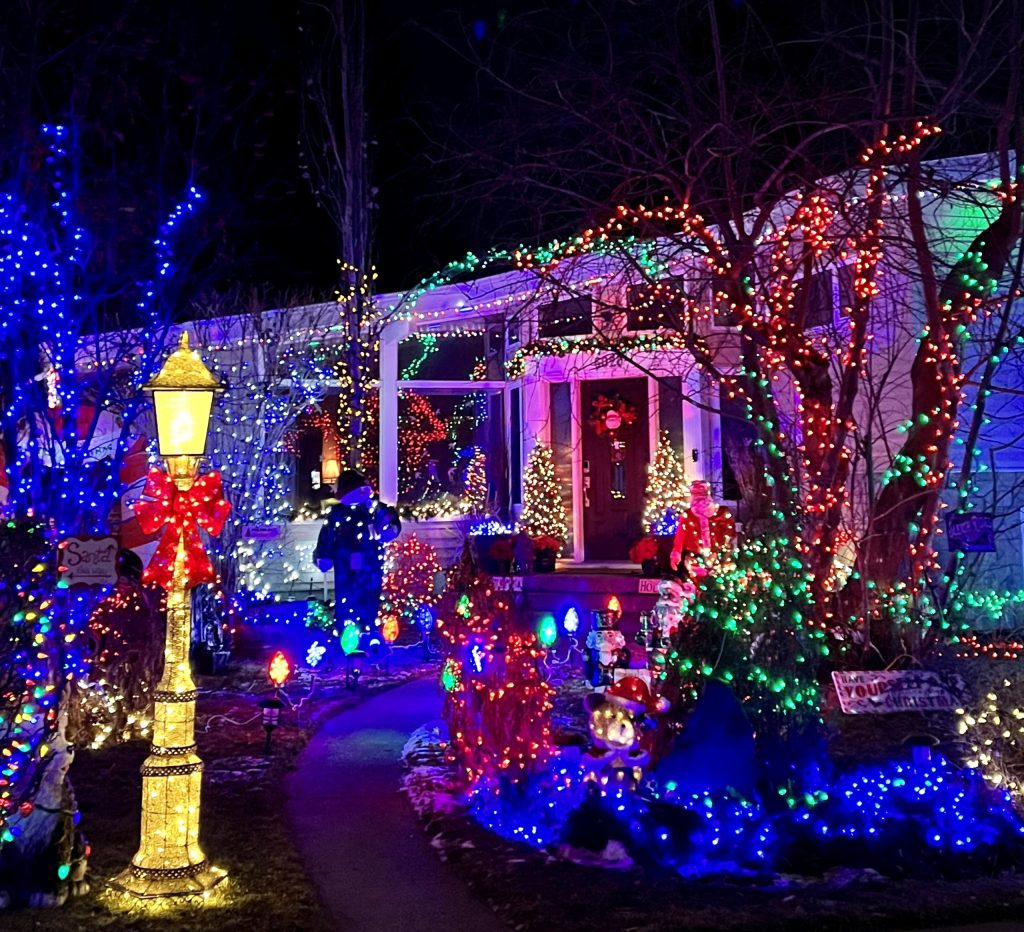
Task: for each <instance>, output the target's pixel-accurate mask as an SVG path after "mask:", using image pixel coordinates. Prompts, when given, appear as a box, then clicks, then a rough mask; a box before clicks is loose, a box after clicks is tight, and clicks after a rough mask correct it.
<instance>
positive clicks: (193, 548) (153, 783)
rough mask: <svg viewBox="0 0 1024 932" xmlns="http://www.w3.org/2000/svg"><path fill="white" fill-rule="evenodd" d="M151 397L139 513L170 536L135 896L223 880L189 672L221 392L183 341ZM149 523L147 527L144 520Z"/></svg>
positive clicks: (133, 876)
mask: <svg viewBox="0 0 1024 932" xmlns="http://www.w3.org/2000/svg"><path fill="white" fill-rule="evenodd" d="M145 390H146V391H147V392H150V393H152V395H153V407H154V408H155V410H156V423H157V438H158V441H159V447H160V455H161V456H162V457H163V458H164V460H165V462H166V464H167V473H166V475H165V474H163V473H158V472H155V471H154V472H153V473H150V481H149V482H147V488H148V489H149V490H150V491H151V492H154V493H155V494H156V495H157V497H156V499H155V500H153V501H149V502H146V501H143V502H140V503H139V505H138V506H137V512H138V515H139V521H140V524H143V529H144V530H146V529H148V530H150V531H155V530H157V529H159V527H160V526H162V525H163V524H165V523H166V524H167V530H166V531H165V533H164V537H163V539H162V540H161V543H160V546H159V548H158V551H157V553H158V554H160V555H161V556H160V559H159V560H157V558H156V557H154V563H155V564H156V565H155V566H154V565H153V564H151V565H150V567H149V569H148V570H147V574H148V576H149V578H153V579H155V580H156V581H157V582H159V583H160V584H161V585H163V586H164V588H166V590H167V633H166V642H165V646H164V670H163V675H162V676H161V678H160V682H159V683H158V684H157V688H156V692H155V694H154V700H155V710H154V715H153V745H152V749H151V752H150V755H149V757H147V758H146V760H145V762H144V763H143V765H142V829H141V836H142V837H141V842H140V845H139V850H138V851H137V852H136V854H135V857H133V858H132V863H131V866H130V867H129V868H128V869H127V870H125V871H122V872H121V873H120V874H118V876H117V877H116V878H115V879H114V881H113V883H114V885H115V886H116V887H118V888H120V889H122V890H124V891H126V892H127V893H131V894H133V895H135V896H139V897H160V896H181V895H194V894H199V893H204V892H205V891H207V890H209V889H210V888H211V887H213V886H214V885H215V884H217V883H219V882H220V881H221V880H223V879H224V877H225V876H226V872H225V871H223V870H221V869H220V868H217V867H213V866H211V864H210V862H209V861H208V860H207V858H206V855H205V854H204V853H203V850H202V848H201V847H200V846H199V804H200V793H201V790H202V780H203V763H202V761H201V760H200V759H199V756H198V754H196V743H195V715H196V687H195V683H194V682H193V681H192V671H191V669H190V667H189V648H190V646H191V638H192V606H191V595H190V593H191V590H192V588H193V587H194V586H196V585H197V584H198V583H199V582H201V581H203V580H207V579H210V578H211V575H212V568H210V565H209V560H208V558H207V557H206V554H205V553H204V552H203V546H202V541H201V539H200V537H199V533H198V527H203V528H204V529H205V530H207V531H209V532H210V533H211V534H217V533H220V529H221V527H222V526H223V523H224V520H225V519H226V517H227V514H228V512H229V511H230V505H228V503H227V502H225V501H224V500H223V498H222V497H221V494H220V488H221V485H220V477H219V476H218V475H217V474H216V473H210V474H208V475H207V476H204V477H202V478H200V479H197V477H196V470H197V468H198V466H199V461H200V459H201V458H202V457H203V456H204V455H205V453H206V434H207V429H208V427H209V423H210V411H211V409H212V406H213V396H214V394H215V393H217V392H220V391H222V390H223V386H221V384H220V383H219V382H218V381H217V380H216V379H215V378H214V376H213V374H212V373H211V372H210V370H209V369H207V368H206V366H205V365H204V364H203V361H202V360H201V359H200V358H199V354H198V353H196V352H195V351H194V350H191V349H189V345H188V335H187V334H185V333H183V334H182V335H181V342H180V344H179V346H178V348H177V349H176V350H175V351H174V352H173V353H172V354H171V355H170V356H169V357H168V359H167V361H166V362H165V363H164V366H163V368H162V369H161V370H160V372H159V373H158V374H157V376H156V377H155V378H154V379H153V380H152V381H151V382H149V383H148V384H147V385H146V386H145ZM144 522H145V523H144Z"/></svg>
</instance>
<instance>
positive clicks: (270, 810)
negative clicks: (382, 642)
mask: <svg viewBox="0 0 1024 932" xmlns="http://www.w3.org/2000/svg"><path fill="white" fill-rule="evenodd" d="M420 669H421V668H420V667H411V668H407V669H406V670H403V671H402V672H401V673H399V674H398V675H396V676H394V677H389V678H381V679H375V678H373V677H371V676H369V675H367V676H366V677H364V679H363V680H362V681H361V683H360V687H359V694H358V695H357V694H356V693H353V692H351V691H347V690H345V689H344V688H343V687H342V686H341V685H340V684H338V683H330V682H328V683H324V682H321V684H320V685H319V686H318V688H317V691H316V693H315V694H314V698H313V699H311V700H310V701H308V702H306V703H304V704H303V706H302V707H301V708H300V710H299V713H298V714H297V713H296V712H294V711H291V712H286V713H284V714H282V725H281V727H280V728H278V729H277V731H275V732H274V738H273V753H272V755H271V756H270V757H269V758H264V757H263V755H262V750H263V738H264V733H263V729H262V727H261V725H260V723H259V720H258V719H257V720H255V721H250V722H248V723H247V724H244V725H239V724H233V722H246V721H247V720H249V719H251V718H252V717H253V716H254V715H256V714H257V713H258V711H259V710H258V707H257V702H258V701H259V700H260V699H261V698H263V697H264V696H265V695H266V691H263V692H260V690H261V689H263V686H264V684H265V683H266V675H265V672H264V671H263V668H262V667H256V666H255V665H252V666H251V667H241V668H239V669H236V671H235V673H234V675H233V676H232V679H231V681H230V682H229V683H227V684H225V683H224V682H223V681H221V680H206V681H205V683H204V682H201V683H200V689H201V690H203V691H202V692H201V693H200V697H199V702H198V724H197V739H198V744H199V753H200V756H201V757H202V758H203V760H204V762H205V764H206V772H205V776H204V780H203V803H202V806H203V808H202V827H203V835H202V844H203V848H204V850H205V851H206V854H207V856H208V857H209V858H210V860H211V862H212V863H213V864H215V865H217V866H218V867H222V868H225V869H226V870H227V871H228V879H227V880H226V881H224V882H223V883H222V884H221V885H220V886H219V887H217V888H216V889H215V890H214V891H213V892H212V893H211V894H210V896H209V898H208V899H206V900H205V901H204V900H202V899H198V898H191V899H187V900H181V901H175V900H172V901H168V903H167V904H166V905H165V904H159V905H146V904H145V903H140V902H139V901H137V900H134V899H132V898H129V897H125V896H123V895H121V894H117V893H114V892H112V891H111V890H110V889H109V888H108V887H107V885H106V882H107V880H109V878H111V877H113V876H114V875H115V874H117V873H118V872H119V871H121V870H122V869H124V868H125V867H126V866H127V865H128V863H129V861H130V860H131V857H132V855H133V854H134V853H135V851H136V849H137V847H138V841H139V806H140V799H141V792H142V780H141V777H140V776H139V765H140V764H141V763H142V761H143V759H144V758H145V757H146V754H147V753H148V745H146V744H143V743H141V742H135V743H132V744H126V745H120V746H115V747H110V748H103V749H100V750H99V751H80V752H79V754H78V757H77V759H76V760H75V763H74V766H73V767H72V769H71V778H72V782H73V784H74V787H75V793H76V795H77V797H78V803H79V808H80V809H81V813H82V822H81V824H82V827H83V829H84V831H85V833H86V835H87V836H88V839H89V842H90V843H91V845H92V857H91V858H90V861H89V879H90V882H91V884H92V892H91V893H89V894H88V895H87V896H84V897H81V898H78V899H75V900H70V901H69V902H68V903H67V905H66V906H65V907H64V908H62V909H53V910H31V911H27V910H26V911H20V912H12V913H10V914H2V913H0V928H2V929H3V930H4V932H29V930H33V932H35V930H39V932H50V930H53V932H70V930H78V929H118V930H120V929H138V930H161V932H166V930H171V929H173V930H196V932H206V930H210V932H214V930H215V932H229V930H235V929H238V930H243V929H244V930H245V932H271V930H273V932H286V930H299V929H301V930H303V932H319V930H327V929H330V928H332V927H331V925H330V922H329V918H328V917H327V916H326V915H325V914H324V912H323V909H322V907H321V905H320V903H319V900H318V898H317V894H316V892H315V890H314V889H313V887H312V886H311V884H310V883H309V881H308V880H307V878H306V876H305V872H304V870H303V867H302V864H301V863H300V861H299V858H298V855H297V853H296V850H295V846H294V844H293V842H292V839H291V837H290V835H289V829H288V826H287V825H286V823H285V819H284V799H283V791H282V781H283V779H284V775H285V774H286V772H287V771H288V769H289V768H290V767H291V766H292V763H293V762H294V760H295V758H296V756H297V755H298V753H299V752H300V751H301V750H302V748H303V747H304V746H305V744H306V741H307V740H308V738H309V735H310V734H311V733H312V730H313V728H314V727H315V722H316V720H319V719H320V718H322V717H323V716H324V715H325V714H329V713H330V712H332V711H335V710H337V709H341V708H344V707H346V706H350V705H355V704H357V703H358V702H359V701H360V697H361V696H364V695H366V694H367V693H369V692H375V691H377V690H379V689H382V688H387V687H388V686H390V685H398V683H400V682H405V681H406V680H407V679H408V677H409V676H410V675H412V674H413V673H414V672H419V671H420ZM254 682H255V683H256V686H255V689H254V690H252V691H250V690H248V689H247V688H246V687H247V686H248V685H251V684H252V683H254ZM204 686H205V687H206V688H205V689H204ZM225 687H226V688H225ZM214 690H215V691H214ZM307 691H308V688H307V687H306V686H304V685H303V684H301V683H299V684H297V685H290V687H289V693H290V695H291V697H292V699H293V701H297V700H298V699H300V698H301V697H302V696H303V695H305V694H306V692H307ZM311 709H315V711H316V718H315V719H314V720H313V721H311V720H310V715H309V713H310V710H311ZM220 716H227V718H222V717H220ZM207 725H209V728H208V730H207Z"/></svg>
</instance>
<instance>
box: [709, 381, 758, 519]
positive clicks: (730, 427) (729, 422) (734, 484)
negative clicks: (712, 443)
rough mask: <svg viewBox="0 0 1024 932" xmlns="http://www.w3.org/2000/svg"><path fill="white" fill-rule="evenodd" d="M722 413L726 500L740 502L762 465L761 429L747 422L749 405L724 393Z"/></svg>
mask: <svg viewBox="0 0 1024 932" xmlns="http://www.w3.org/2000/svg"><path fill="white" fill-rule="evenodd" d="M719 410H720V412H721V414H720V419H721V420H720V424H721V442H722V498H724V499H726V500H727V501H738V500H739V499H741V498H742V497H743V494H742V489H743V485H744V484H745V483H750V482H752V481H754V477H755V476H756V475H757V473H758V472H759V471H760V463H759V461H758V457H757V454H756V451H755V449H754V444H755V442H756V441H757V428H756V427H755V426H754V425H753V424H751V423H750V421H748V420H747V415H746V406H745V405H744V403H743V402H742V401H741V400H740V399H739V398H738V397H737V398H729V397H728V396H727V395H725V394H724V393H723V395H722V398H721V400H720V405H719Z"/></svg>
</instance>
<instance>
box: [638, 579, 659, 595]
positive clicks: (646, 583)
mask: <svg viewBox="0 0 1024 932" xmlns="http://www.w3.org/2000/svg"><path fill="white" fill-rule="evenodd" d="M660 585H661V580H660V579H656V578H654V577H647V576H643V577H641V578H640V581H639V583H638V584H637V589H636V591H637V592H639V593H640V594H641V595H657V594H658V586H660Z"/></svg>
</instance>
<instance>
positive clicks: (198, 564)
mask: <svg viewBox="0 0 1024 932" xmlns="http://www.w3.org/2000/svg"><path fill="white" fill-rule="evenodd" d="M142 494H143V495H144V496H145V498H144V499H142V500H140V501H138V502H136V503H135V515H136V517H137V518H138V520H139V527H141V528H142V530H143V532H144V533H146V534H155V533H156V532H157V531H159V530H160V528H162V527H163V526H164V525H167V529H166V530H165V531H164V533H163V537H161V538H160V543H159V544H158V545H157V548H156V552H155V553H154V554H153V559H152V560H150V561H149V566H147V567H146V572H145V573H143V574H142V578H143V580H145V581H146V582H153V583H156V584H157V585H158V586H162V587H163V588H164V589H168V588H170V586H171V583H172V581H173V580H174V560H175V558H176V557H177V555H178V543H179V542H180V543H181V544H182V546H183V548H184V551H185V575H186V577H187V579H188V583H187V585H188V588H192V587H193V586H198V585H199V583H203V582H213V581H214V579H215V578H216V574H215V573H214V571H213V564H212V563H210V558H209V557H208V556H207V555H206V551H205V550H204V549H203V542H202V539H201V538H200V536H199V529H200V528H202V529H203V530H205V531H208V532H209V533H210V534H219V533H220V532H221V528H223V527H224V522H225V520H226V519H227V516H228V514H229V513H230V512H231V505H230V504H228V502H226V501H225V500H224V490H223V486H222V485H221V481H220V473H219V472H210V473H207V474H206V475H204V476H200V477H199V478H198V479H196V480H195V482H193V483H192V487H191V488H190V489H187V490H185V491H182V490H180V489H178V488H177V486H175V484H174V480H173V479H172V478H171V477H170V476H169V475H168V474H167V473H165V472H163V471H162V470H160V469H152V470H150V472H149V475H148V476H146V486H145V488H144V489H143V491H142Z"/></svg>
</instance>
